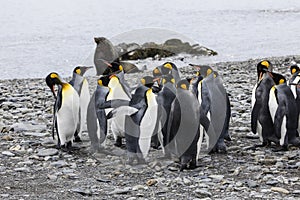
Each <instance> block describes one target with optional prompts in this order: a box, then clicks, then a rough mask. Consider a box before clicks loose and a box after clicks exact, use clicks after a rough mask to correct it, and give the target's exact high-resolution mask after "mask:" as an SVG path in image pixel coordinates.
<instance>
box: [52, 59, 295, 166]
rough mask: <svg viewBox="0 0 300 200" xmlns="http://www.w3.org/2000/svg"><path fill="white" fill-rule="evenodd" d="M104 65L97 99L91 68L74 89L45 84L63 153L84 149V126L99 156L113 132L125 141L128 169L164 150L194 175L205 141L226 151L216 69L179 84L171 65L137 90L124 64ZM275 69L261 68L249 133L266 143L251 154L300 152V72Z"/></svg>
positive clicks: (199, 68)
mask: <svg viewBox="0 0 300 200" xmlns="http://www.w3.org/2000/svg"><path fill="white" fill-rule="evenodd" d="M106 65H107V67H106V68H105V69H103V74H102V75H100V77H99V79H98V80H97V87H96V90H95V91H94V94H93V95H92V96H90V93H89V85H88V81H87V79H86V78H85V77H84V74H85V72H86V71H87V70H88V69H90V68H91V67H84V66H79V67H76V68H75V69H74V71H73V77H72V80H71V81H70V82H66V81H65V80H63V79H62V78H61V77H60V76H59V75H58V74H57V73H55V72H52V73H50V74H49V75H48V76H47V77H46V83H47V85H48V86H49V88H50V89H51V91H52V93H53V95H54V97H55V103H54V111H53V128H52V134H53V138H54V135H55V130H56V133H57V136H58V147H59V148H62V149H65V150H69V149H71V148H72V144H73V142H80V141H81V137H82V131H83V130H84V129H85V128H84V126H85V125H86V126H87V127H86V128H87V131H88V135H89V137H90V141H91V146H92V149H94V150H97V151H101V147H102V146H101V145H102V144H103V143H104V141H105V139H106V138H107V133H108V130H111V131H112V134H113V136H114V139H115V146H117V147H121V146H122V145H123V144H122V141H123V140H124V138H125V146H126V149H127V156H128V164H134V163H135V162H136V163H137V164H140V163H145V162H146V160H145V159H146V158H147V156H148V153H149V150H150V148H151V147H153V148H155V149H159V148H161V149H162V152H163V158H174V157H175V158H178V159H179V163H180V170H183V169H194V168H196V165H197V163H196V162H197V160H198V159H199V156H200V150H201V145H202V143H203V140H204V138H205V141H206V150H207V151H208V152H209V153H214V152H226V149H227V147H226V144H225V142H224V140H228V141H231V137H230V134H229V131H228V130H229V121H230V116H231V106H230V101H229V95H228V93H227V92H226V89H225V87H224V85H223V81H222V79H221V78H220V76H219V75H218V73H217V72H216V71H214V70H213V69H212V67H210V66H208V65H193V64H190V65H191V66H192V67H193V68H194V69H195V70H194V71H195V72H196V73H195V74H193V75H192V76H191V77H188V78H181V77H180V72H179V71H178V68H177V66H176V65H175V64H174V63H172V62H166V63H164V64H163V65H160V66H157V67H155V68H154V70H153V71H152V73H153V75H152V76H145V77H143V78H142V79H141V80H140V83H139V84H138V85H135V86H131V85H129V84H128V83H127V82H126V80H125V75H126V74H125V73H124V70H123V67H122V65H120V63H118V62H112V63H106ZM272 69H273V66H272V64H271V63H270V61H268V60H263V61H261V62H259V63H258V64H257V82H256V84H255V86H254V88H253V92H252V111H251V130H252V132H253V133H258V135H259V138H260V140H261V142H262V144H259V145H255V146H254V147H253V148H256V147H262V146H269V145H270V144H271V143H272V142H273V143H275V144H276V145H275V146H276V148H275V150H287V149H288V146H289V145H293V146H298V147H299V146H300V140H299V131H300V120H299V114H300V102H299V101H300V84H299V82H300V74H299V73H300V69H299V67H298V66H297V65H292V66H291V67H290V71H291V74H292V77H291V78H290V80H289V81H286V79H285V77H284V76H283V75H281V74H279V73H274V72H272ZM55 85H57V86H58V89H57V90H55V88H54V86H55Z"/></svg>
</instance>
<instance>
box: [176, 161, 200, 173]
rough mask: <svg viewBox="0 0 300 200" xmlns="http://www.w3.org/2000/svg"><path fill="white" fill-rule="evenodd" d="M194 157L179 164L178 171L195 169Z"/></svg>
mask: <svg viewBox="0 0 300 200" xmlns="http://www.w3.org/2000/svg"><path fill="white" fill-rule="evenodd" d="M196 168H197V165H196V159H192V160H190V161H189V162H188V163H181V165H180V171H183V170H184V169H196Z"/></svg>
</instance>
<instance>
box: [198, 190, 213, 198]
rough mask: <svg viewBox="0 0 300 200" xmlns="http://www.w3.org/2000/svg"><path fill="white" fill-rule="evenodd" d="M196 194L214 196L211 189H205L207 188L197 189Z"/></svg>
mask: <svg viewBox="0 0 300 200" xmlns="http://www.w3.org/2000/svg"><path fill="white" fill-rule="evenodd" d="M195 194H196V196H197V197H199V198H200V197H211V196H212V194H211V193H210V192H209V191H207V190H205V189H196V190H195Z"/></svg>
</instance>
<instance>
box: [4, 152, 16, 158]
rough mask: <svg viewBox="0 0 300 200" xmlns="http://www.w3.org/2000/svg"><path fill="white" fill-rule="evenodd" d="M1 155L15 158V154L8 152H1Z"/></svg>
mask: <svg viewBox="0 0 300 200" xmlns="http://www.w3.org/2000/svg"><path fill="white" fill-rule="evenodd" d="M2 155H5V156H9V157H14V156H15V154H14V153H12V152H10V151H3V152H2Z"/></svg>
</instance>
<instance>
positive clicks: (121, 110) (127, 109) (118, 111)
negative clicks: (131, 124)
mask: <svg viewBox="0 0 300 200" xmlns="http://www.w3.org/2000/svg"><path fill="white" fill-rule="evenodd" d="M138 111H139V110H138V109H136V108H134V107H131V106H120V107H118V108H115V109H113V110H111V111H110V112H109V113H108V114H107V115H106V118H107V119H111V118H113V117H116V115H128V116H130V115H133V114H135V113H136V112H138Z"/></svg>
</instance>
